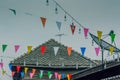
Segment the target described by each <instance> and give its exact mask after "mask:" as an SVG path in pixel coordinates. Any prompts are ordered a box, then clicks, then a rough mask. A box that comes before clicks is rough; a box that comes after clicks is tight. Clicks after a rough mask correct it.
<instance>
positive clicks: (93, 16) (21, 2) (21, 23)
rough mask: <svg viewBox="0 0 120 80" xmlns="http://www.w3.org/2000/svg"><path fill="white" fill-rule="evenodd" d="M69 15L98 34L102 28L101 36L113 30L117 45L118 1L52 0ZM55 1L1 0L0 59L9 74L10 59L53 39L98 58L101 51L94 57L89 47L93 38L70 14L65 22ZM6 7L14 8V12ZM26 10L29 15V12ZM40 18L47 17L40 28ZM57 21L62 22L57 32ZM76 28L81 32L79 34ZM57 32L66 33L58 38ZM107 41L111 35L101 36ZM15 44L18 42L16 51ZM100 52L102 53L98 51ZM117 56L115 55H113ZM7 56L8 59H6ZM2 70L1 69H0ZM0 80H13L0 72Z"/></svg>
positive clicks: (118, 42)
mask: <svg viewBox="0 0 120 80" xmlns="http://www.w3.org/2000/svg"><path fill="white" fill-rule="evenodd" d="M55 1H57V3H59V4H60V5H61V6H62V7H63V8H64V9H65V10H66V11H67V12H68V13H69V14H70V15H71V16H72V17H74V18H75V19H76V20H77V21H78V22H79V23H80V24H82V25H83V26H84V27H86V28H89V32H90V33H92V34H94V35H97V31H98V30H99V31H102V32H103V35H104V34H108V33H109V32H110V31H111V30H114V32H115V34H116V37H115V43H116V46H117V47H118V48H120V40H119V37H120V33H119V31H120V27H119V25H120V22H119V21H120V10H119V8H120V5H119V4H120V0H55ZM55 8H56V4H55V3H54V2H53V0H49V5H48V6H47V5H46V0H0V46H2V44H7V45H8V46H7V48H6V50H5V52H4V53H3V52H2V47H1V50H0V56H3V57H0V59H3V62H4V69H5V70H6V72H7V73H8V74H9V75H11V74H10V70H9V67H8V64H9V62H10V61H11V60H13V59H15V58H17V57H19V56H20V55H22V54H24V53H26V52H27V46H28V45H32V46H33V49H34V48H36V47H37V46H39V45H41V44H42V43H44V42H46V41H48V40H49V39H51V38H53V39H55V40H56V41H58V42H61V43H62V44H64V45H65V46H71V47H72V49H74V50H76V51H77V52H79V53H80V47H86V52H85V56H86V57H88V58H90V59H97V60H101V54H99V55H98V56H96V54H95V51H94V48H95V47H98V46H97V45H96V44H94V46H92V39H91V37H90V36H89V35H88V37H87V39H85V37H84V32H83V28H81V26H80V25H78V24H77V23H76V22H75V21H74V20H72V18H71V17H69V16H68V15H66V16H67V21H64V15H65V12H64V11H63V10H61V9H60V8H59V7H58V6H57V8H58V14H55ZM9 9H15V10H16V15H14V14H13V13H12V12H11V11H10V10H9ZM28 13H29V14H30V15H28ZM40 17H45V18H47V21H46V26H45V28H43V26H42V23H41V20H40ZM56 21H60V22H62V25H61V29H60V31H59V29H58V27H57V25H56ZM72 22H74V24H75V25H76V30H75V33H74V35H72V32H71V29H70V24H71V23H72ZM79 29H81V33H80V34H79ZM57 34H65V35H64V36H62V37H61V40H59V37H58V36H56V35H57ZM104 40H105V41H107V42H110V37H107V38H105V39H104ZM14 45H20V48H19V50H18V52H17V53H15V51H14ZM100 53H101V52H100ZM107 54H108V51H104V59H109V58H111V57H113V55H109V56H107ZM115 56H116V55H115ZM9 57H10V58H9ZM0 71H1V70H0ZM0 80H12V79H11V77H9V76H7V75H5V76H2V75H1V74H0Z"/></svg>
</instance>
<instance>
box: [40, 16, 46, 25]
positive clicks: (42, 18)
mask: <svg viewBox="0 0 120 80" xmlns="http://www.w3.org/2000/svg"><path fill="white" fill-rule="evenodd" d="M40 18H41V21H42V24H43V27H45V23H46V18H44V17H40Z"/></svg>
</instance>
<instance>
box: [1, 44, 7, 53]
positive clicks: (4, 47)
mask: <svg viewBox="0 0 120 80" xmlns="http://www.w3.org/2000/svg"><path fill="white" fill-rule="evenodd" d="M6 47H7V45H6V44H3V45H2V50H3V52H4V51H5V49H6Z"/></svg>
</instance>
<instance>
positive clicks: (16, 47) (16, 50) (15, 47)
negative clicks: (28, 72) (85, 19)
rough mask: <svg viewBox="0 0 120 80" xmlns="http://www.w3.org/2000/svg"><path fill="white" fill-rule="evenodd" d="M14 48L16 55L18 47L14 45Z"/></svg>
mask: <svg viewBox="0 0 120 80" xmlns="http://www.w3.org/2000/svg"><path fill="white" fill-rule="evenodd" d="M14 47H15V53H16V52H17V51H18V49H19V47H20V46H19V45H15V46H14Z"/></svg>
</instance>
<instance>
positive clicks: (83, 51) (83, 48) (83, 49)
mask: <svg viewBox="0 0 120 80" xmlns="http://www.w3.org/2000/svg"><path fill="white" fill-rule="evenodd" d="M80 49H81V52H82V55H83V56H84V53H85V50H86V48H85V47H81V48H80Z"/></svg>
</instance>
